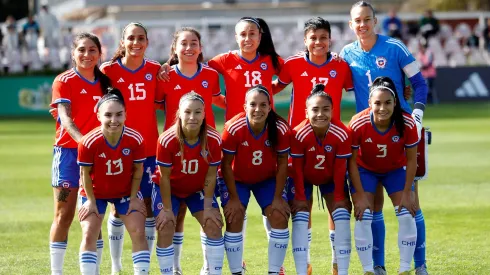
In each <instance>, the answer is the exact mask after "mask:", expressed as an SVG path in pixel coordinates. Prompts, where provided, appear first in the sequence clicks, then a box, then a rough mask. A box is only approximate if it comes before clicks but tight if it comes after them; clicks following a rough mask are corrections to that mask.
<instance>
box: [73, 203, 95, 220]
mask: <svg viewBox="0 0 490 275" xmlns="http://www.w3.org/2000/svg"><path fill="white" fill-rule="evenodd" d="M91 214H95V215H96V216H97V218H100V215H99V210H97V204H96V203H95V202H92V201H90V200H87V201H86V202H85V203H84V204H83V205H82V207H80V211H78V219H79V220H80V221H83V220H85V219H86V218H87V217H88V216H90V215H91Z"/></svg>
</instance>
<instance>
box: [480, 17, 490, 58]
mask: <svg viewBox="0 0 490 275" xmlns="http://www.w3.org/2000/svg"><path fill="white" fill-rule="evenodd" d="M482 37H483V41H485V48H486V49H487V51H488V52H490V18H488V19H487V25H486V26H485V28H484V29H483V33H482Z"/></svg>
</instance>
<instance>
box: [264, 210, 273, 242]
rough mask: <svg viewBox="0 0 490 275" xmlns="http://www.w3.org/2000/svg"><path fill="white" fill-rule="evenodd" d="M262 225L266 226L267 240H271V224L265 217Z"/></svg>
mask: <svg viewBox="0 0 490 275" xmlns="http://www.w3.org/2000/svg"><path fill="white" fill-rule="evenodd" d="M262 223H263V224H264V229H265V233H267V240H269V238H270V236H271V223H270V222H269V220H268V219H267V217H266V216H264V215H262Z"/></svg>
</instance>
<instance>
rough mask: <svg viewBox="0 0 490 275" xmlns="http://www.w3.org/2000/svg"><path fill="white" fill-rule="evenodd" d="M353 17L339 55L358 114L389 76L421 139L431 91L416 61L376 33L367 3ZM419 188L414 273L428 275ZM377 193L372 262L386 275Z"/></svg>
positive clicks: (355, 7)
mask: <svg viewBox="0 0 490 275" xmlns="http://www.w3.org/2000/svg"><path fill="white" fill-rule="evenodd" d="M350 15H351V20H350V21H349V26H350V28H351V29H352V30H353V31H354V32H355V34H356V36H357V41H355V42H353V43H351V44H349V45H347V46H345V47H344V48H343V49H342V51H341V53H340V56H341V57H342V58H343V59H344V60H345V61H346V62H347V63H348V64H349V66H350V68H351V71H352V78H353V80H354V91H355V93H356V106H357V108H356V109H357V112H360V111H362V110H364V109H366V108H367V107H369V104H368V96H369V87H370V86H371V85H372V83H373V79H376V78H377V77H379V76H387V77H390V78H391V79H392V80H393V82H394V83H395V86H396V92H397V93H398V94H397V95H398V98H399V100H400V104H401V107H402V109H403V110H404V111H405V112H408V113H412V117H413V118H414V120H415V123H416V126H417V131H418V133H419V136H420V132H421V129H422V118H423V115H424V109H425V103H426V101H427V90H428V88H427V84H426V82H425V80H424V78H423V77H422V74H421V73H420V70H419V66H418V64H417V61H416V60H415V58H414V57H413V56H412V54H411V53H410V52H409V51H408V49H407V47H405V45H403V43H402V42H401V41H399V40H397V39H393V38H390V37H388V36H384V35H381V34H376V33H375V31H374V28H375V25H376V24H377V19H376V16H375V12H374V9H373V7H372V6H371V4H369V3H368V2H366V1H359V2H357V3H355V4H354V5H353V6H352V8H351V11H350ZM405 76H406V77H408V79H409V80H410V83H411V84H412V87H413V88H414V90H415V95H414V102H415V104H414V109H413V111H412V110H411V108H410V106H409V104H408V103H407V101H406V100H404V98H403V91H404V88H403V87H404V82H405ZM417 186H418V185H417V182H416V183H415V196H416V203H417V216H416V221H417V222H416V224H417V236H418V238H417V246H416V249H415V254H414V260H415V268H416V271H415V273H416V275H425V274H428V273H427V270H426V265H425V262H426V261H425V246H426V244H425V222H424V216H423V215H422V210H420V206H419V200H418V195H417V194H418V188H417ZM376 194H377V195H376V199H375V200H374V201H375V205H374V211H375V212H374V215H373V224H372V228H373V246H374V247H376V249H375V250H374V251H373V260H374V265H375V273H376V274H381V275H382V274H386V271H385V269H384V265H385V263H384V239H385V225H384V218H383V212H382V209H383V188H382V186H381V185H378V191H377V193H376Z"/></svg>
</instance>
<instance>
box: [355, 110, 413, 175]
mask: <svg viewBox="0 0 490 275" xmlns="http://www.w3.org/2000/svg"><path fill="white" fill-rule="evenodd" d="M403 118H404V119H405V129H404V131H403V137H400V134H399V133H398V131H397V130H396V127H395V125H394V124H393V125H392V126H391V127H390V128H389V129H388V130H387V131H385V132H384V133H381V132H379V131H378V129H376V126H374V122H373V117H372V113H371V110H370V108H368V109H365V110H364V111H362V112H360V113H358V114H356V115H355V116H354V117H352V120H351V122H350V123H349V127H350V128H351V129H352V147H353V148H358V149H359V152H358V155H357V164H358V165H359V166H361V167H363V168H365V169H367V170H369V171H372V172H374V173H380V174H384V173H387V172H390V171H393V170H395V169H398V168H401V167H403V166H405V165H406V164H407V158H406V155H405V148H410V147H413V146H416V145H417V143H418V140H419V138H418V134H417V127H416V126H415V121H414V120H413V119H412V117H411V116H410V115H409V114H406V113H404V114H403Z"/></svg>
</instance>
